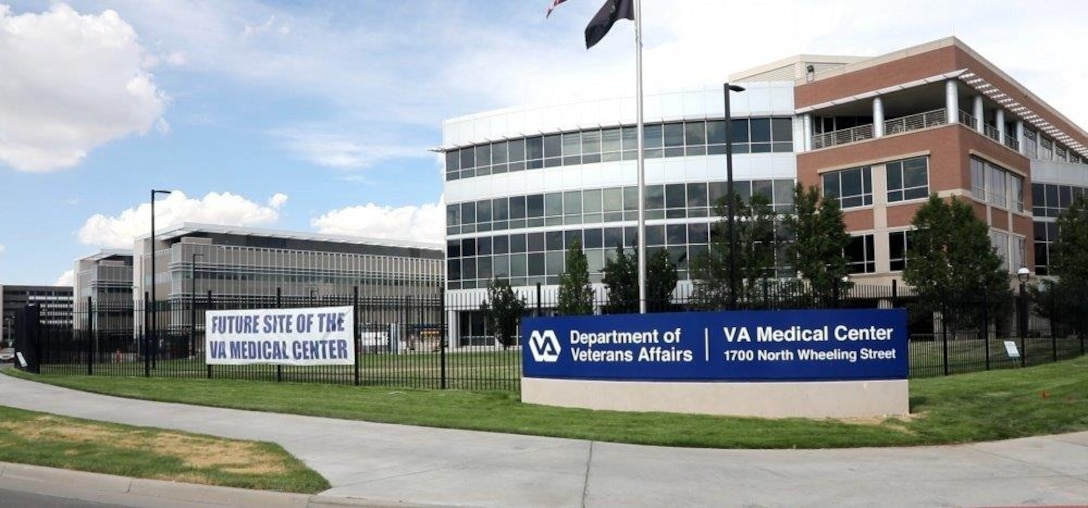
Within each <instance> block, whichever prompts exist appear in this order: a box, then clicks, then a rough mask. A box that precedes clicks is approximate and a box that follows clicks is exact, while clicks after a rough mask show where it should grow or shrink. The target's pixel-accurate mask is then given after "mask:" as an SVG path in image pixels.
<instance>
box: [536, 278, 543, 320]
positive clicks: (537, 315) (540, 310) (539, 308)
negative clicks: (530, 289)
mask: <svg viewBox="0 0 1088 508" xmlns="http://www.w3.org/2000/svg"><path fill="white" fill-rule="evenodd" d="M540 298H541V291H540V283H539V282H537V283H536V315H535V316H534V317H540V315H541V314H542V313H543V310H542V308H541V307H542V304H541V302H540Z"/></svg>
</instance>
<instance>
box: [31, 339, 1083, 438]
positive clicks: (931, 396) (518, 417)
mask: <svg viewBox="0 0 1088 508" xmlns="http://www.w3.org/2000/svg"><path fill="white" fill-rule="evenodd" d="M20 375H21V376H25V375H22V374H20ZM25 377H28V378H30V379H36V380H39V381H42V382H47V383H52V384H56V385H60V386H66V387H70V388H76V389H81V390H87V391H91V392H96V393H104V394H110V395H118V396H123V397H133V398H142V399H150V400H158V401H169V402H180V403H187V404H198V405H207V406H217V407H231V408H239V409H250V410H257V411H270V412H279V413H294V414H304V415H313V416H325V417H332V418H343V419H351V420H365V421H373V422H386V423H401V424H410V425H424V426H433V427H446V428H459V429H471V430H484V431H494V432H507V433H518V434H532V435H545V436H557V437H566V438H576V439H590V440H597V441H610V442H625V443H638V444H650V445H661V446H686V447H707V448H794V447H796V448H836V447H853V446H899V445H924V444H943V443H962V442H971V441H982V440H992V439H1002V438H1012V437H1021V436H1032V435H1041V434H1051V433H1060V432H1071V431H1081V430H1088V358H1086V357H1081V358H1077V359H1074V360H1069V361H1064V362H1059V363H1054V364H1048V365H1043V366H1038V367H1031V368H1028V369H1018V368H1009V369H1004V370H996V371H991V372H979V373H973V374H962V375H957V376H951V377H937V378H925V379H914V380H911V382H910V387H911V412H912V415H911V416H910V417H909V418H889V419H886V420H883V421H866V422H843V421H837V420H808V419H800V418H790V419H773V420H770V419H759V418H735V417H717V416H701V415H679V414H666V413H624V412H615V411H591V410H581V409H567V408H555V407H545V406H535V405H529V404H522V403H521V402H520V401H519V400H518V397H517V395H516V394H514V393H511V392H469V391H459V390H412V389H390V388H378V387H354V386H343V385H319V384H302V383H267V382H254V381H236V380H221V379H212V380H207V379H195V378H194V379H177V378H154V377H152V378H142V377H101V376H91V377H88V376H83V375H57V374H49V375H41V376H25Z"/></svg>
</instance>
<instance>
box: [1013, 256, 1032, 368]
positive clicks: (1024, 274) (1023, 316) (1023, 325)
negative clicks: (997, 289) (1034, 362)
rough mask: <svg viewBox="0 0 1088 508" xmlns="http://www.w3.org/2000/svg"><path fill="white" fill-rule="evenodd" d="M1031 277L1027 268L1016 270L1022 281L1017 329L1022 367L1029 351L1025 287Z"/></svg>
mask: <svg viewBox="0 0 1088 508" xmlns="http://www.w3.org/2000/svg"><path fill="white" fill-rule="evenodd" d="M1030 277H1031V271H1030V270H1028V269H1027V267H1026V266H1021V267H1020V269H1018V270H1016V279H1017V280H1019V281H1020V305H1019V307H1020V309H1019V310H1018V311H1017V313H1016V316H1017V324H1018V325H1019V326H1017V328H1019V330H1018V331H1019V332H1020V366H1021V367H1023V366H1024V365H1026V364H1027V356H1028V350H1027V347H1026V344H1025V338H1024V337H1026V336H1027V334H1028V315H1027V312H1028V299H1027V296H1028V295H1027V292H1026V291H1025V289H1026V288H1025V286H1026V285H1027V282H1028V279H1029V278H1030Z"/></svg>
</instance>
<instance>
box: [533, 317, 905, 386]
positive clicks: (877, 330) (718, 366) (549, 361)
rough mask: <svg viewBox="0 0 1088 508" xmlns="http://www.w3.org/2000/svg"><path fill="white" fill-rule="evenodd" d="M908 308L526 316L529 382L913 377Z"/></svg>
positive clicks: (827, 379) (752, 380) (812, 379)
mask: <svg viewBox="0 0 1088 508" xmlns="http://www.w3.org/2000/svg"><path fill="white" fill-rule="evenodd" d="M906 322H907V318H906V312H905V311H904V310H903V309H865V310H794V311H745V312H686V313H662V314H644V315H617V316H569V317H552V318H531V319H526V320H525V321H524V324H523V329H522V337H524V338H525V343H523V348H522V351H523V353H522V362H523V375H524V377H526V378H549V379H570V380H578V379H580V380H607V381H660V382H718V381H720V382H787V381H789V382H808V381H814V382H815V381H878V380H905V379H906V378H907V370H908V363H907V360H908V359H907V325H906Z"/></svg>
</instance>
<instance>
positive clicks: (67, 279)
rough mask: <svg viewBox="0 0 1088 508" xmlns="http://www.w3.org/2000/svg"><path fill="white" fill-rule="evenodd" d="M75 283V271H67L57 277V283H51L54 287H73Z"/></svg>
mask: <svg viewBox="0 0 1088 508" xmlns="http://www.w3.org/2000/svg"><path fill="white" fill-rule="evenodd" d="M75 283H76V271H75V270H67V271H65V272H64V273H62V274H60V277H57V281H56V282H54V283H53V285H54V286H74V285H75Z"/></svg>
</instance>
